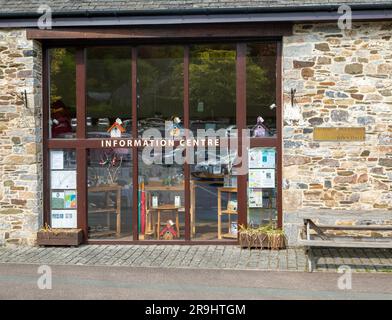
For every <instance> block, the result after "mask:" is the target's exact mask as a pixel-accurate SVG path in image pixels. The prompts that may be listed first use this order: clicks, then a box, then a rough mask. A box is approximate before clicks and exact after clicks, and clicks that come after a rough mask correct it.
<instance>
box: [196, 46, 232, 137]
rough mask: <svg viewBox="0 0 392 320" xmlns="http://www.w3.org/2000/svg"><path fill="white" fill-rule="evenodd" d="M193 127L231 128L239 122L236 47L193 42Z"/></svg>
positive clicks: (205, 128)
mask: <svg viewBox="0 0 392 320" xmlns="http://www.w3.org/2000/svg"><path fill="white" fill-rule="evenodd" d="M189 77H190V80H189V86H190V88H189V90H190V120H191V121H190V126H191V129H192V131H193V132H194V133H195V132H196V130H197V129H204V130H207V129H213V130H217V129H220V128H225V129H228V130H229V129H230V128H233V127H234V126H235V124H236V117H235V115H236V47H235V45H234V44H230V45H229V44H208V45H193V46H191V49H190V64H189Z"/></svg>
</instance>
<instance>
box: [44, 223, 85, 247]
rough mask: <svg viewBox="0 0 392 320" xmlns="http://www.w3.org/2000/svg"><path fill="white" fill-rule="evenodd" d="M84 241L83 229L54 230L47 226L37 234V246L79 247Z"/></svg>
mask: <svg viewBox="0 0 392 320" xmlns="http://www.w3.org/2000/svg"><path fill="white" fill-rule="evenodd" d="M82 241H83V231H82V229H60V228H53V229H52V228H51V227H50V226H48V225H47V224H45V226H44V227H43V228H41V229H40V230H39V231H38V232H37V244H38V245H39V246H78V245H79V244H81V243H82Z"/></svg>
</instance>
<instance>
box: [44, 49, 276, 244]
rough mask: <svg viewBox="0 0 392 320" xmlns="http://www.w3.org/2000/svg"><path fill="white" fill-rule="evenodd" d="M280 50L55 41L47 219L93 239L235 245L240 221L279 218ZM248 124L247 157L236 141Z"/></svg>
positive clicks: (265, 221)
mask: <svg viewBox="0 0 392 320" xmlns="http://www.w3.org/2000/svg"><path fill="white" fill-rule="evenodd" d="M241 46H242V48H245V50H242V49H241V50H242V51H241V54H240V53H239V52H240V51H239V50H240V49H239V48H240V47H241ZM277 48H278V43H277V42H249V43H198V44H188V45H183V44H165V45H159V44H154V45H149V44H143V45H139V46H133V47H132V46H130V45H115V46H109V45H102V46H86V47H75V48H72V47H67V48H53V49H49V54H48V56H49V59H50V60H49V61H48V67H49V71H50V72H49V78H50V79H49V94H50V99H49V103H50V112H49V113H48V116H49V119H48V120H49V121H48V122H49V123H50V127H49V130H48V134H47V138H46V139H47V142H48V143H47V145H48V148H49V157H48V164H47V165H48V166H49V169H50V175H49V178H48V179H49V180H50V181H49V187H50V193H51V195H50V201H49V204H50V207H49V210H50V215H49V216H50V217H49V218H48V221H47V222H48V223H49V224H51V225H52V226H53V227H55V226H58V227H65V228H75V227H80V228H82V229H83V230H84V232H85V237H86V239H88V241H116V240H121V241H134V240H140V241H150V242H153V241H167V240H170V241H171V242H176V241H191V240H192V241H205V242H208V241H217V242H221V241H229V242H230V241H231V242H233V243H235V242H236V240H237V236H238V229H239V226H240V225H246V224H247V225H250V226H258V225H262V224H270V223H273V224H278V225H279V219H280V212H279V211H280V209H279V200H278V198H279V197H278V196H279V192H280V182H279V181H278V179H279V174H278V170H279V161H278V159H279V157H281V155H280V147H279V141H278V136H279V128H280V126H281V125H280V123H279V120H278V119H279V117H278V114H279V112H280V107H279V103H280V101H279V99H278V100H277V96H278V95H277V93H276V84H277V81H278V79H277V74H278V73H279V72H278V70H277V68H278V66H277V52H278V49H277ZM238 79H244V80H245V81H246V84H245V85H244V86H240V87H239V82H238ZM65 83H66V85H65ZM82 93H83V95H82ZM77 101H79V102H78V103H77ZM81 101H82V102H84V103H80V102H81ZM244 107H245V109H239V108H244ZM78 108H83V110H82V112H79V111H80V109H78ZM77 110H79V111H78V112H77ZM81 115H83V117H82V116H81ZM78 116H80V117H81V118H82V119H78ZM59 124H63V126H62V127H63V129H61V128H60V127H61V125H60V126H59ZM78 126H81V127H78ZM238 128H239V129H241V130H246V129H248V137H249V139H248V138H246V137H245V138H242V139H240V140H239V141H242V142H241V143H242V145H239V146H238V149H241V148H242V147H243V146H244V145H245V143H246V144H248V147H247V148H245V149H244V150H247V151H246V152H248V153H247V157H242V156H239V154H238V152H239V150H236V149H235V148H234V149H233V148H232V146H230V147H229V144H230V142H228V141H230V139H231V137H236V139H238V137H239V136H240V135H239V134H237V129H238ZM198 130H199V131H198ZM76 131H78V135H76ZM200 131H201V132H203V135H202V136H200V135H199V136H198V135H197V134H198V133H199V134H200ZM209 131H210V132H216V136H213V137H212V138H211V141H214V142H211V145H210V144H209V143H210V142H208V144H206V145H204V144H199V142H200V141H204V142H206V141H207V140H206V139H207V137H210V136H209V135H208V134H207V135H206V132H209ZM217 131H218V132H217ZM189 138H192V139H193V140H186V139H189ZM181 139H183V140H181ZM245 140H246V141H245ZM248 140H249V141H248ZM267 140H268V141H267ZM162 141H163V142H165V145H164V146H166V148H165V147H162V144H159V143H157V142H162ZM184 141H185V143H184V144H182V142H184ZM187 141H188V142H189V141H191V142H190V144H187ZM195 141H196V142H197V143H196V142H195ZM108 142H109V144H108ZM146 142H148V143H147V144H146ZM192 143H194V144H192ZM206 143H207V142H206ZM236 143H238V140H236ZM158 146H159V147H158ZM168 146H170V147H168ZM242 152H244V151H242ZM242 158H244V159H247V160H246V161H245V162H246V164H245V165H246V166H245V167H246V170H245V171H244V170H243V166H244V163H241V162H238V161H239V160H241V159H242ZM185 159H187V160H188V161H185ZM190 159H191V161H190ZM58 180H59V181H62V183H63V184H64V183H66V185H63V184H61V183H60V182H58ZM64 181H65V182H64ZM240 186H241V187H240ZM77 199H79V200H80V201H81V199H83V200H84V201H83V205H80V206H78V204H77ZM67 219H68V220H67Z"/></svg>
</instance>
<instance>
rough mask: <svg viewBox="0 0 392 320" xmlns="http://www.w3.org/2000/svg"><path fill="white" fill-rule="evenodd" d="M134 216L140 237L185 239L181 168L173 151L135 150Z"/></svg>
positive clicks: (141, 238)
mask: <svg viewBox="0 0 392 320" xmlns="http://www.w3.org/2000/svg"><path fill="white" fill-rule="evenodd" d="M152 158H154V159H156V161H158V162H161V161H160V160H162V163H161V164H159V163H151V161H150V160H151V159H152ZM170 163H172V164H170ZM138 218H139V226H138V228H139V239H140V240H180V239H184V238H185V199H184V167H183V166H182V165H179V164H176V163H175V161H174V160H173V153H165V154H162V153H159V152H155V153H154V152H153V151H152V152H151V153H150V152H149V151H148V150H147V149H144V152H142V151H141V152H140V153H139V207H138Z"/></svg>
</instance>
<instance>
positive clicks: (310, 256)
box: [306, 248, 316, 272]
mask: <svg viewBox="0 0 392 320" xmlns="http://www.w3.org/2000/svg"><path fill="white" fill-rule="evenodd" d="M306 257H307V258H308V272H313V270H314V269H315V267H316V265H315V259H314V256H313V254H312V250H311V249H310V248H308V249H306Z"/></svg>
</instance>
